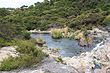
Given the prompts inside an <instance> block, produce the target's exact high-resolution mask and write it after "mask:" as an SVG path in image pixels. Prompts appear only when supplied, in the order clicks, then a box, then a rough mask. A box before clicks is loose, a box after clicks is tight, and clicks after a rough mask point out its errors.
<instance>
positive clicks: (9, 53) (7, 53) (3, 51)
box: [0, 47, 18, 61]
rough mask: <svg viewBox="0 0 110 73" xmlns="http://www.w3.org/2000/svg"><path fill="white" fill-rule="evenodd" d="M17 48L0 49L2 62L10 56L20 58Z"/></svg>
mask: <svg viewBox="0 0 110 73" xmlns="http://www.w3.org/2000/svg"><path fill="white" fill-rule="evenodd" d="M15 48H16V47H2V48H1V49H0V61H2V60H3V59H4V58H8V57H9V56H12V57H15V56H18V53H16V52H15V51H16V50H15Z"/></svg>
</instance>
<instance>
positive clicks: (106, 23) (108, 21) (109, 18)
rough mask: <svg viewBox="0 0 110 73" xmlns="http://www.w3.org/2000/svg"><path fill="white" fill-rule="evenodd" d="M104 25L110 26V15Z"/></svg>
mask: <svg viewBox="0 0 110 73" xmlns="http://www.w3.org/2000/svg"><path fill="white" fill-rule="evenodd" d="M103 24H105V25H110V15H108V16H107V17H106V18H105V19H104V21H103Z"/></svg>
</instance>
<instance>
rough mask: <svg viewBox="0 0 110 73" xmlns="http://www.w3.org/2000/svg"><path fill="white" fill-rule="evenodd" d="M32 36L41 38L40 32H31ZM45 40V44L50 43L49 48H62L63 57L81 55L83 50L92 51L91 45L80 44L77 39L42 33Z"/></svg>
mask: <svg viewBox="0 0 110 73" xmlns="http://www.w3.org/2000/svg"><path fill="white" fill-rule="evenodd" d="M31 37H32V38H36V39H38V38H39V34H31ZM42 38H43V40H44V41H45V42H46V43H45V44H44V45H48V48H54V49H56V48H61V49H60V50H59V52H60V54H61V55H62V56H63V57H73V56H79V55H80V54H81V53H82V52H86V51H91V48H93V45H92V46H91V47H89V48H88V47H81V46H79V45H78V41H77V40H74V39H72V40H69V39H53V38H52V37H51V35H49V34H42Z"/></svg>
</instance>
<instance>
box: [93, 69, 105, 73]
mask: <svg viewBox="0 0 110 73" xmlns="http://www.w3.org/2000/svg"><path fill="white" fill-rule="evenodd" d="M94 73H106V70H104V69H95V71H94Z"/></svg>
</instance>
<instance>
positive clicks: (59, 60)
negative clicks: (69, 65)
mask: <svg viewBox="0 0 110 73" xmlns="http://www.w3.org/2000/svg"><path fill="white" fill-rule="evenodd" d="M53 59H54V60H55V61H57V62H61V63H62V64H64V65H66V63H64V62H63V60H62V58H61V57H58V58H55V57H53Z"/></svg>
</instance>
